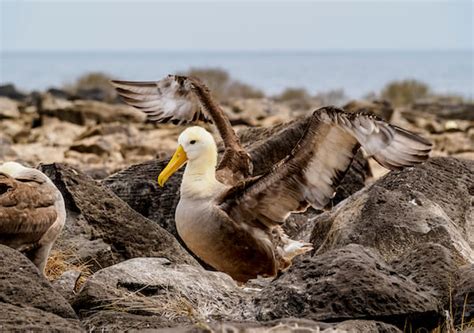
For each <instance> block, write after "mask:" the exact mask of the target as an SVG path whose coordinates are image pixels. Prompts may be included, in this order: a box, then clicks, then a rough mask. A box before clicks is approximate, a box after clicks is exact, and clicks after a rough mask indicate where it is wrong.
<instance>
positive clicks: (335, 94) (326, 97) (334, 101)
mask: <svg viewBox="0 0 474 333" xmlns="http://www.w3.org/2000/svg"><path fill="white" fill-rule="evenodd" d="M314 98H315V99H316V100H318V102H319V104H321V105H336V106H341V105H342V104H344V103H345V102H347V101H348V100H349V97H347V96H346V93H345V92H344V90H343V89H334V90H329V91H325V92H320V93H318V94H316V96H314Z"/></svg>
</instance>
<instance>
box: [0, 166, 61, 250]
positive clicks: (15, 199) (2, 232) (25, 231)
mask: <svg viewBox="0 0 474 333" xmlns="http://www.w3.org/2000/svg"><path fill="white" fill-rule="evenodd" d="M55 200H56V194H55V193H54V192H53V191H52V190H51V189H50V188H49V185H48V184H45V183H38V182H36V181H28V180H27V179H22V180H17V179H14V178H11V177H9V176H7V175H5V174H2V173H0V243H2V244H6V245H9V246H12V247H15V248H17V247H18V246H21V245H25V244H28V243H35V242H37V241H39V240H40V239H41V237H42V236H43V235H44V233H45V232H46V231H48V229H49V228H50V227H51V226H52V225H53V224H54V223H55V221H56V219H57V217H58V214H57V211H56V208H55Z"/></svg>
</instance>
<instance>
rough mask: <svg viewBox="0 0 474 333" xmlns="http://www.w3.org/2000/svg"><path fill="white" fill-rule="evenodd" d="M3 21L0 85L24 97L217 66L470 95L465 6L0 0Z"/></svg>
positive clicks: (282, 78) (364, 92)
mask: <svg viewBox="0 0 474 333" xmlns="http://www.w3.org/2000/svg"><path fill="white" fill-rule="evenodd" d="M1 15H2V16H1V18H2V20H1V22H2V23H1V26H2V32H1V44H0V46H1V68H0V78H1V83H3V84H5V83H13V84H15V86H16V87H18V88H19V89H22V90H26V91H31V90H45V89H47V88H50V87H66V88H71V87H70V86H71V85H73V84H74V83H76V81H77V79H78V78H80V77H81V76H83V75H84V74H85V73H91V72H100V73H103V74H105V75H108V76H111V77H114V78H123V79H130V80H154V79H159V78H161V77H163V76H164V75H167V74H169V73H176V72H185V71H187V70H189V69H190V68H199V69H203V68H218V69H221V70H223V71H225V72H226V73H228V75H229V76H230V77H232V78H233V79H235V80H238V81H239V82H241V83H245V84H247V85H249V86H251V87H252V88H254V90H252V91H251V93H255V92H257V91H258V92H260V93H262V94H265V95H271V96H274V95H279V94H282V92H284V91H285V90H286V89H287V88H298V89H300V88H301V89H304V90H305V91H306V92H307V93H308V94H309V95H317V94H322V93H328V92H333V93H334V92H335V93H336V95H337V96H339V97H341V98H342V97H346V98H362V97H366V96H372V95H374V94H379V93H380V92H381V91H382V90H383V88H384V87H386V86H387V85H388V84H389V83H390V82H392V81H400V80H405V79H412V80H416V81H419V82H420V83H423V84H425V85H426V86H427V87H426V88H429V91H430V92H432V93H436V94H444V95H456V96H460V97H463V98H467V99H472V98H473V96H474V95H473V94H474V82H473V76H474V75H473V73H474V65H473V22H472V21H473V3H472V1H470V0H467V1H464V0H451V1H404V0H399V1H397V0H393V1H354V0H352V1H311V2H310V1H303V2H297V1H286V2H283V1H257V2H253V1H252V2H249V1H240V2H239V1H219V2H200V1H188V2H182V1H173V2H162V1H67V0H66V1H34V0H33V1H25V0H17V1H9V0H6V1H5V0H2V2H1ZM222 74H223V73H221V75H222ZM89 84H90V82H89ZM234 93H237V92H234Z"/></svg>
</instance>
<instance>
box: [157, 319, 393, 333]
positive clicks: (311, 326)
mask: <svg viewBox="0 0 474 333" xmlns="http://www.w3.org/2000/svg"><path fill="white" fill-rule="evenodd" d="M156 332H169V333H178V332H179V333H183V332H184V333H191V332H192V333H196V332H206V333H207V332H215V333H228V332H236V333H237V332H238V333H268V332H274V333H292V332H295V333H347V332H350V333H366V332H378V333H399V332H402V331H401V330H399V329H398V328H397V327H395V326H393V325H390V324H386V323H382V322H377V321H367V320H348V321H344V322H341V323H323V322H316V321H312V320H306V319H296V318H288V319H280V320H272V321H268V322H259V323H257V322H245V323H234V322H225V323H209V324H208V323H201V324H198V325H195V326H188V327H175V328H171V329H169V328H167V329H160V330H157V331H156Z"/></svg>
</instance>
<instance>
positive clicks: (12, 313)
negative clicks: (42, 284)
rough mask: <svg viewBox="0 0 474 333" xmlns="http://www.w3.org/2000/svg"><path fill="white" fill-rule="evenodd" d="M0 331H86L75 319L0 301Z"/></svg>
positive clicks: (73, 332) (60, 332) (59, 332)
mask: <svg viewBox="0 0 474 333" xmlns="http://www.w3.org/2000/svg"><path fill="white" fill-rule="evenodd" d="M0 332H58V333H62V332H71V333H76V332H86V331H85V330H84V329H83V328H82V327H81V325H80V324H79V320H77V319H65V318H62V317H60V316H58V315H55V314H53V313H50V312H46V311H42V310H40V309H37V308H33V307H29V306H26V305H25V306H15V305H12V304H6V303H3V302H0Z"/></svg>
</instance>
